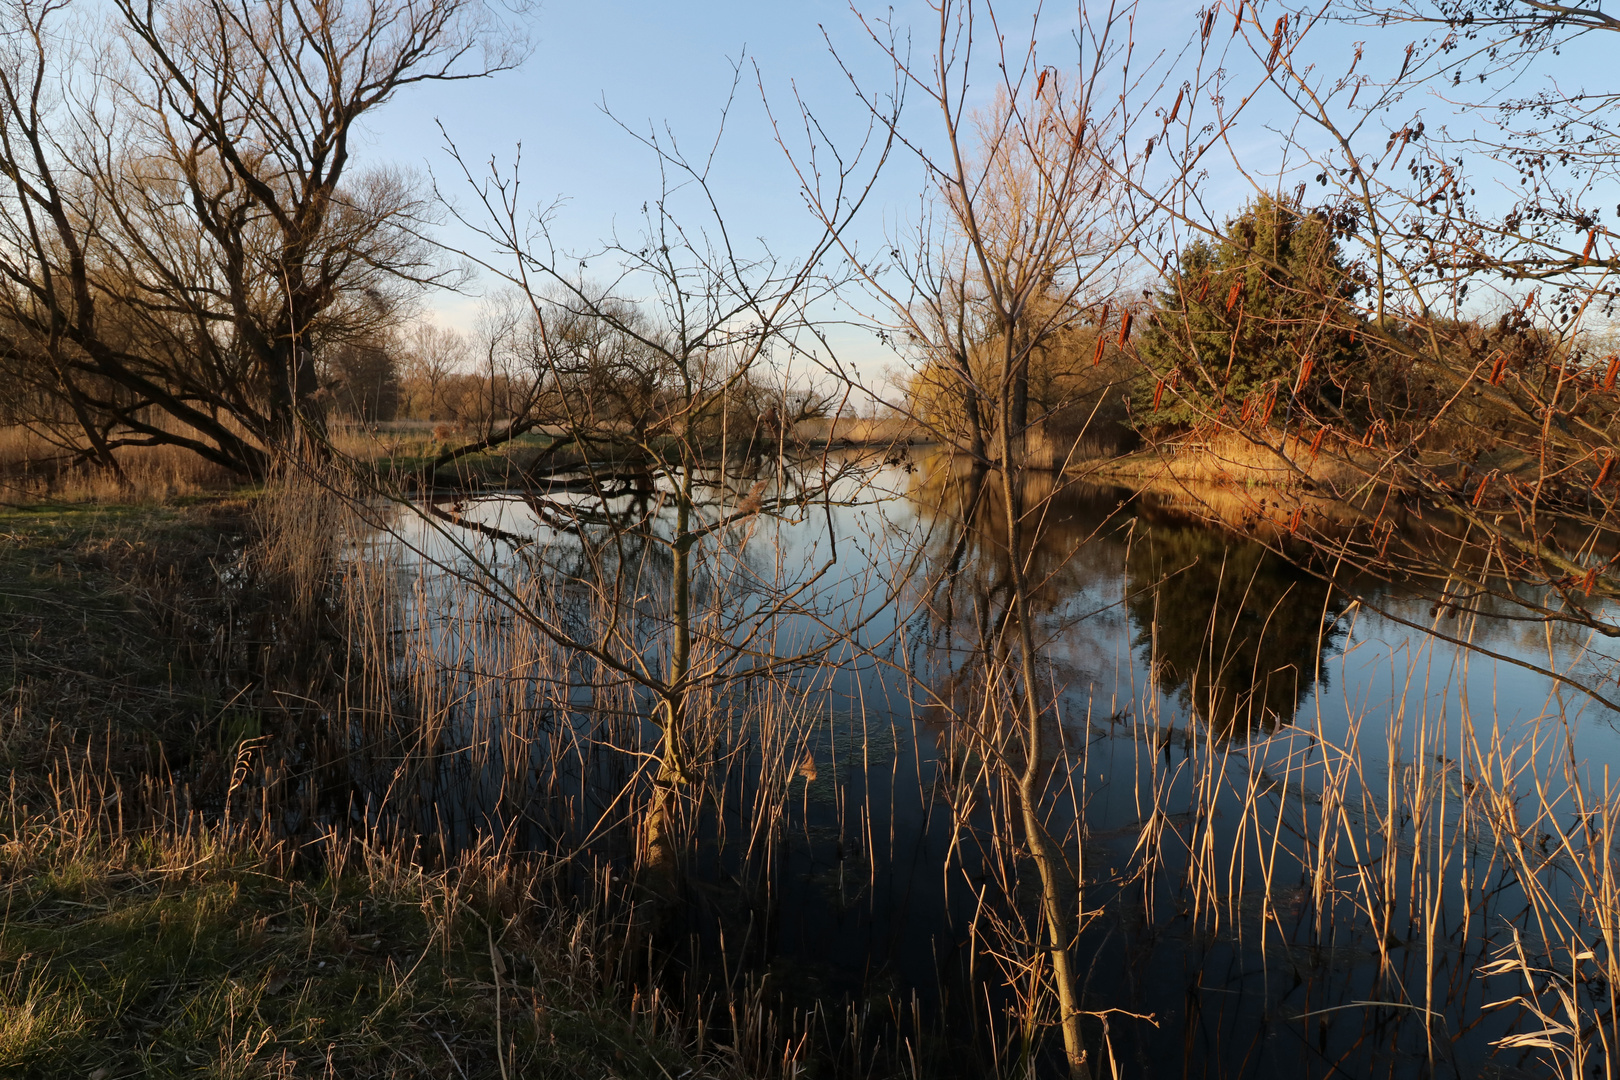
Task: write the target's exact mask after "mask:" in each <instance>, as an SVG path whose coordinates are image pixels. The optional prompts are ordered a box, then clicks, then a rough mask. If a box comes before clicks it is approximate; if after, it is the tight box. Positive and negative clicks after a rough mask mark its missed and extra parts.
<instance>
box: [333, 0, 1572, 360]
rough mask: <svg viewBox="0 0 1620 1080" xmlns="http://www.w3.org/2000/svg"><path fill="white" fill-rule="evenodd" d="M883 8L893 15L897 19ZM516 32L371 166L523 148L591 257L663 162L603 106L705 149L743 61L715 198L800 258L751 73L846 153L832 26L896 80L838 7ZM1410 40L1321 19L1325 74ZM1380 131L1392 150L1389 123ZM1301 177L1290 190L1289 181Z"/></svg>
mask: <svg viewBox="0 0 1620 1080" xmlns="http://www.w3.org/2000/svg"><path fill="white" fill-rule="evenodd" d="M875 10H876V11H877V12H879V13H880V14H882V13H885V12H887V11H888V10H890V9H888V8H887V7H886V6H885V7H876V8H875ZM1032 10H1033V9H1032V7H1031V6H1029V5H1018V6H1017V7H1016V10H1014V6H1013V5H1004V6H1003V8H1002V9H1001V11H1000V12H999V13H1000V14H1001V15H1002V17H1003V24H1002V25H1003V29H1004V30H1005V31H1006V33H1007V35H1008V38H1009V40H1011V39H1013V38H1014V37H1016V36H1021V35H1023V34H1026V33H1027V30H1028V26H1029V18H1030V13H1031V11H1032ZM1093 10H1096V8H1095V7H1094V8H1093ZM1198 10H1199V5H1197V4H1195V3H1186V2H1181V0H1144V3H1142V5H1141V6H1140V7H1139V8H1138V23H1137V32H1136V36H1137V40H1138V42H1139V44H1138V47H1137V55H1138V61H1137V63H1138V66H1139V67H1140V66H1141V65H1142V63H1143V62H1144V61H1146V60H1148V59H1150V58H1151V56H1152V55H1153V54H1155V53H1157V52H1159V50H1161V49H1171V50H1173V49H1175V48H1177V47H1179V46H1180V45H1181V43H1182V42H1184V41H1186V40H1187V38H1188V36H1189V34H1190V33H1191V32H1192V31H1193V29H1194V27H1195V26H1196V24H1197V21H1198V14H1197V13H1198ZM1074 11H1075V9H1074V8H1073V7H1071V6H1054V7H1050V8H1048V9H1046V11H1045V13H1044V14H1043V16H1042V19H1043V22H1042V27H1043V29H1042V33H1041V35H1040V36H1041V40H1042V45H1041V59H1042V61H1043V62H1045V63H1052V64H1055V65H1058V66H1059V67H1063V66H1065V64H1066V63H1067V62H1070V61H1072V57H1073V56H1074V53H1075V49H1074V46H1073V44H1072V43H1071V41H1070V40H1069V35H1070V33H1071V30H1072V25H1073V23H1074V21H1075V14H1074ZM931 18H932V13H931V12H930V10H929V9H928V7H927V6H926V5H925V4H923V3H919V2H915V0H901V2H900V3H898V4H896V5H895V7H894V9H893V19H894V21H895V22H896V24H897V25H900V26H906V25H911V26H914V27H915V28H916V34H917V40H918V43H919V46H921V47H924V48H926V47H927V44H928V42H927V38H928V35H929V30H930V20H931ZM1266 18H1267V19H1269V18H1270V15H1269V13H1268V14H1267V15H1266ZM1230 19H1231V16H1230V14H1228V13H1225V12H1223V14H1222V16H1221V19H1220V22H1221V26H1220V29H1218V30H1217V32H1216V33H1217V36H1218V37H1227V36H1229V30H1230V25H1229V23H1230ZM522 25H523V26H524V27H526V29H527V33H528V34H529V35H530V37H531V40H532V43H533V52H532V55H531V56H530V58H529V60H528V61H527V62H526V63H525V64H524V65H523V66H522V68H521V69H519V70H517V71H513V72H508V73H504V74H501V75H499V76H496V77H494V78H491V79H486V80H479V81H473V82H466V83H457V84H448V85H443V84H441V85H429V86H425V87H418V88H414V89H409V90H407V91H405V92H403V93H402V94H401V95H400V96H399V97H398V98H397V99H396V100H395V101H393V102H392V103H390V104H389V105H388V106H387V107H385V108H384V109H383V110H381V111H379V112H377V113H375V114H373V115H372V116H370V117H368V118H367V121H366V139H365V141H364V143H363V144H362V146H361V147H360V152H361V154H362V156H363V159H364V161H366V162H369V163H392V164H396V165H400V166H408V167H413V168H417V169H420V170H423V171H431V172H432V173H433V174H435V175H436V176H437V177H438V178H439V179H440V180H441V182H443V183H444V184H445V186H446V187H447V189H448V190H451V191H455V190H457V189H458V187H459V184H458V182H457V180H456V176H455V166H454V163H453V162H452V161H451V159H450V158H449V156H448V154H447V153H446V151H445V149H444V146H443V138H442V136H441V134H440V131H439V128H438V126H437V125H438V124H439V123H442V124H443V125H444V127H445V129H446V130H447V131H448V132H449V133H450V135H451V137H453V138H454V139H455V141H456V143H457V144H458V146H459V147H460V149H461V151H462V153H463V155H464V156H465V157H466V158H467V159H468V160H469V161H470V162H472V163H474V164H475V165H481V164H482V163H483V162H486V161H488V159H489V158H490V157H491V156H493V157H495V158H496V159H498V160H499V161H500V162H502V163H503V164H506V163H509V162H510V160H511V158H512V156H513V154H514V152H515V150H516V148H517V147H518V145H519V144H521V146H522V148H523V162H524V164H523V181H524V185H525V191H526V197H525V201H526V202H528V203H530V204H531V205H540V204H544V203H550V202H552V201H553V200H557V199H561V200H563V201H562V204H561V206H560V208H559V211H558V213H557V215H556V216H555V218H554V219H553V220H554V223H555V231H556V235H557V236H558V238H559V239H560V241H561V242H562V244H563V246H564V247H566V248H571V249H579V250H583V249H588V248H590V247H591V246H593V245H594V244H595V243H597V242H599V241H600V240H601V239H602V238H603V237H606V236H608V235H609V234H610V233H612V232H613V231H614V230H615V229H617V230H618V231H619V232H620V233H621V234H622V235H625V236H627V237H629V236H633V235H635V234H636V232H637V231H638V229H639V224H640V218H639V210H640V207H641V205H642V203H643V202H644V201H646V200H648V199H649V198H652V197H654V196H655V195H656V194H657V191H658V176H657V172H656V165H655V161H654V159H653V157H652V155H651V154H650V153H649V152H648V151H647V150H646V149H645V148H644V147H641V146H639V145H638V144H637V143H636V141H635V139H633V138H632V137H631V136H630V135H629V134H627V133H626V132H625V131H623V130H621V129H620V127H619V126H618V124H616V123H615V121H614V120H613V119H612V118H610V117H609V116H608V115H606V114H605V113H604V111H603V107H604V105H605V106H606V107H607V108H608V109H611V110H612V112H613V114H614V115H615V116H616V117H617V118H618V120H620V121H622V122H623V123H624V124H626V125H628V126H630V127H632V128H635V129H637V130H641V131H646V130H648V129H649V127H650V126H651V127H655V128H657V129H658V130H659V132H660V133H661V134H662V133H663V132H664V131H665V130H666V129H667V130H668V131H672V132H673V133H674V135H675V136H676V137H677V138H679V139H680V140H681V141H682V144H683V146H684V147H686V148H687V149H688V150H689V152H692V153H698V154H701V153H703V152H705V151H706V148H707V145H708V143H709V142H710V141H711V140H712V139H713V137H714V135H715V132H716V128H717V126H718V124H719V122H720V114H721V109H722V107H723V106H724V104H725V101H726V98H727V95H728V93H729V92H730V91H731V87H732V78H733V68H734V65H735V64H736V63H737V62H738V61H739V60H746V67H745V70H744V72H743V76H742V81H741V85H740V86H739V87H738V89H737V96H736V100H735V102H734V104H733V107H732V111H731V115H730V118H729V121H728V123H727V130H726V132H725V136H724V139H723V141H722V143H721V148H720V153H719V155H718V157H717V159H716V165H715V170H714V178H715V190H716V193H717V194H718V196H719V198H720V201H721V203H722V204H723V206H724V208H725V212H726V214H727V217H728V223H729V224H730V226H731V228H732V229H733V232H734V233H735V234H740V235H743V236H750V237H752V236H762V237H766V238H767V239H768V240H769V242H770V243H771V245H772V247H773V249H775V250H776V251H778V252H780V253H784V254H788V255H790V256H791V255H792V253H793V252H795V251H796V250H798V249H800V248H802V246H803V244H804V243H805V242H806V241H807V240H808V239H809V238H810V237H811V236H813V235H814V232H815V230H814V227H813V222H812V221H811V219H810V218H809V215H808V214H807V212H806V211H805V209H804V208H803V206H802V203H801V200H800V197H799V195H798V191H797V182H796V180H795V178H794V176H793V174H792V173H791V171H790V170H789V168H788V164H787V162H786V160H785V159H784V156H783V154H782V152H781V150H780V149H779V148H778V147H777V146H776V144H775V142H774V140H773V138H772V135H771V131H770V127H769V125H768V123H767V119H766V112H765V107H764V104H763V103H762V96H761V86H760V84H759V83H758V82H757V81H756V75H755V65H757V67H758V70H759V72H760V74H761V75H762V77H763V92H764V95H765V97H766V98H767V99H768V100H769V101H770V103H771V106H772V107H773V109H775V110H776V111H777V113H778V116H779V117H782V118H789V119H791V118H792V116H793V114H794V112H795V109H794V104H793V95H794V93H795V92H797V93H799V94H801V95H802V96H803V97H804V98H805V100H806V101H808V102H809V103H811V105H812V106H813V107H814V108H815V110H816V112H817V115H818V117H819V118H820V119H821V120H823V121H824V122H825V123H827V124H828V125H829V126H830V127H831V129H832V130H833V131H834V132H837V133H839V134H840V135H841V136H842V138H843V140H844V141H845V143H846V145H848V144H851V143H853V141H855V140H856V139H857V138H858V135H859V132H860V131H861V130H862V128H863V127H864V124H865V122H866V114H865V111H864V109H863V108H862V107H861V106H860V104H859V103H858V102H857V101H856V99H855V98H854V96H853V94H852V92H851V90H850V87H849V84H848V82H847V81H846V79H845V76H844V75H843V73H842V72H841V71H840V69H839V67H838V63H837V61H836V60H835V59H834V57H833V56H832V55H831V54H830V53H829V51H828V46H827V42H826V40H825V39H824V37H823V27H824V28H825V30H826V32H827V34H828V36H830V37H831V39H832V40H833V42H834V43H835V44H836V45H837V47H838V49H839V53H840V55H841V56H842V57H843V58H844V60H845V61H846V62H847V63H849V64H851V65H852V66H853V67H854V68H855V69H856V72H857V74H858V75H859V77H860V78H861V79H862V80H863V81H865V82H866V83H867V84H868V85H874V86H881V85H883V83H884V81H885V80H886V79H887V78H889V76H888V74H887V68H886V66H885V63H884V61H883V58H882V57H881V56H880V55H879V54H878V52H877V50H876V49H875V48H874V47H873V45H872V44H871V42H870V41H869V40H867V38H866V36H865V33H864V31H863V30H862V28H861V26H860V24H859V22H858V21H857V19H856V18H855V16H854V15H853V14H852V13H851V11H850V9H849V8H848V6H846V5H845V4H844V3H841V2H838V0H803V2H796V3H780V2H754V3H744V2H737V0H708V2H704V3H688V4H670V3H667V2H666V3H651V2H646V0H618V2H578V3H572V4H566V3H556V2H554V3H549V4H545V5H543V6H540V7H538V8H536V9H534V10H532V11H530V12H528V13H526V14H525V15H524V16H523V18H522ZM1407 36H1408V35H1407V34H1405V33H1404V32H1399V31H1391V32H1386V33H1384V34H1382V35H1380V34H1378V32H1377V31H1374V30H1371V29H1370V28H1365V27H1343V26H1323V27H1318V29H1317V32H1316V33H1315V34H1314V35H1313V36H1312V38H1311V39H1309V43H1310V48H1311V50H1312V54H1311V56H1312V59H1314V60H1316V61H1318V62H1319V63H1320V64H1321V65H1322V70H1342V69H1343V66H1344V65H1345V64H1346V63H1347V62H1348V58H1349V55H1350V52H1351V50H1352V49H1353V48H1354V46H1355V43H1356V42H1357V41H1363V40H1364V41H1367V42H1368V49H1367V52H1368V56H1367V59H1366V60H1365V61H1363V64H1362V67H1361V70H1363V71H1366V70H1369V68H1372V69H1376V68H1380V67H1382V68H1384V69H1386V70H1388V69H1389V68H1390V67H1391V66H1392V65H1396V64H1398V62H1399V59H1400V56H1401V52H1400V47H1401V45H1402V43H1404V41H1405V40H1407ZM1397 38H1399V40H1398V41H1397V40H1396V39H1397ZM1590 51H1591V50H1590V48H1586V49H1581V50H1578V51H1577V52H1572V53H1568V54H1566V56H1565V58H1564V62H1563V63H1561V65H1560V68H1559V70H1560V71H1561V72H1563V73H1564V74H1565V75H1566V77H1567V76H1568V74H1569V73H1570V72H1571V71H1574V70H1579V68H1577V67H1576V66H1575V64H1574V63H1573V62H1574V61H1575V60H1576V58H1577V57H1578V56H1580V54H1581V53H1589V52H1590ZM1583 59H1584V58H1583ZM1248 63H1250V64H1251V65H1252V64H1253V61H1252V60H1249V61H1248ZM1234 66H1238V65H1237V64H1234ZM1391 73H1392V72H1391ZM1178 78H1179V76H1178ZM979 86H981V87H982V88H983V92H984V93H985V94H988V93H989V92H990V86H991V80H990V79H987V78H985V77H983V74H981V76H980V79H979ZM1523 88H1524V87H1522V86H1521V88H1520V89H1523ZM1413 103H1414V105H1417V106H1421V107H1423V108H1424V109H1426V110H1427V115H1428V116H1429V118H1430V121H1431V123H1432V122H1433V119H1434V118H1435V116H1436V114H1437V112H1438V113H1441V114H1443V113H1444V106H1443V105H1442V104H1441V103H1439V102H1438V101H1436V100H1435V99H1433V98H1432V97H1426V98H1424V99H1422V100H1419V99H1413ZM921 104H922V103H921V102H920V101H917V100H916V99H915V98H914V99H913V107H912V108H911V109H910V123H912V124H914V125H916V126H915V127H913V128H911V130H913V131H920V132H924V133H926V132H929V131H930V130H931V128H930V126H929V125H930V124H931V123H937V121H935V117H934V115H932V114H930V113H929V112H928V111H927V110H926V109H925V108H922V107H920V106H921ZM1285 119H1286V117H1285V114H1283V113H1282V112H1280V111H1278V110H1277V109H1276V107H1275V105H1274V104H1273V103H1271V102H1268V101H1265V100H1258V101H1256V103H1255V104H1254V105H1253V106H1251V107H1250V109H1249V110H1248V112H1247V113H1246V114H1245V119H1244V121H1243V123H1242V124H1240V125H1239V126H1238V127H1237V129H1236V130H1234V132H1233V133H1232V136H1233V140H1232V141H1233V148H1234V150H1235V151H1236V153H1237V154H1238V155H1239V156H1240V157H1242V158H1243V159H1245V161H1246V163H1248V164H1249V165H1251V166H1252V167H1253V168H1255V169H1256V170H1257V173H1258V175H1257V176H1256V177H1255V178H1254V179H1255V180H1256V181H1258V182H1260V183H1267V182H1268V181H1267V179H1266V174H1267V173H1268V172H1270V171H1271V170H1273V169H1275V167H1276V165H1277V163H1278V161H1279V159H1280V143H1281V139H1280V137H1279V136H1278V134H1277V133H1276V132H1275V130H1272V129H1273V128H1274V127H1275V126H1276V125H1277V124H1279V123H1282V122H1283V121H1284V120H1285ZM1389 123H1390V124H1391V125H1398V124H1399V123H1401V118H1399V117H1394V116H1391V117H1390V118H1389ZM1371 130H1372V133H1373V134H1374V135H1376V137H1377V140H1378V141H1382V138H1383V133H1382V131H1381V129H1380V128H1379V125H1377V124H1374V125H1373V128H1372V129H1371ZM924 137H926V135H925V136H924ZM1293 179H1294V178H1290V180H1289V182H1288V184H1287V185H1286V186H1288V187H1291V186H1292V183H1293ZM923 187H924V183H923V175H922V172H921V169H920V168H919V167H918V165H917V164H916V162H915V160H914V159H910V158H908V157H907V156H905V155H900V156H897V157H896V158H895V159H894V160H893V162H892V163H891V165H890V167H889V168H888V169H887V170H886V171H885V173H884V175H883V177H882V179H881V182H880V185H879V188H878V190H877V193H876V197H875V199H874V200H873V202H872V204H871V205H870V207H869V209H868V211H867V212H866V214H865V216H864V219H863V221H862V222H861V224H860V229H859V232H860V235H862V236H864V237H866V238H867V239H868V242H875V241H878V240H881V238H882V237H883V235H884V234H885V233H886V232H887V231H889V230H891V229H892V228H893V227H894V225H895V223H896V222H897V221H905V220H910V219H912V218H914V217H915V215H916V213H917V204H918V197H919V194H920V192H921V191H922V190H923ZM1251 192H1252V186H1251V181H1250V180H1248V179H1245V178H1243V177H1242V176H1240V175H1238V174H1237V172H1236V171H1235V170H1232V169H1231V168H1230V167H1229V166H1226V167H1223V166H1222V164H1221V163H1220V162H1216V163H1215V167H1214V169H1213V171H1212V173H1211V175H1210V176H1209V177H1208V178H1207V179H1206V180H1205V181H1204V182H1203V188H1202V191H1201V194H1202V195H1203V196H1204V198H1205V200H1206V205H1208V206H1209V207H1210V209H1211V211H1212V212H1213V213H1215V214H1216V215H1218V216H1221V215H1224V214H1226V213H1229V212H1231V211H1232V210H1235V209H1236V208H1237V207H1238V206H1240V205H1241V204H1242V203H1243V202H1244V201H1245V200H1246V198H1247V197H1248V196H1249V194H1250V193H1251ZM443 235H444V236H445V238H446V239H447V240H449V241H451V242H454V243H461V244H467V245H473V246H476V244H477V240H476V238H474V237H472V236H470V235H468V234H466V233H463V232H460V231H458V230H456V229H454V228H448V229H446V230H445V231H444V233H443ZM486 285H487V282H486ZM429 306H430V308H431V309H432V310H433V312H434V317H435V318H436V319H437V320H438V321H441V322H444V323H447V324H449V325H451V326H455V327H458V328H463V329H465V328H469V327H470V326H471V324H472V321H473V316H474V311H475V307H476V301H475V300H473V299H471V298H466V297H455V296H446V295H440V296H437V297H434V298H433V299H432V300H431V301H430V305H429ZM844 340H845V342H846V345H847V346H848V347H849V348H850V349H852V350H854V351H857V352H860V353H861V354H862V355H863V356H864V357H865V358H866V359H867V362H868V363H871V364H876V363H881V362H882V350H881V349H880V348H878V347H877V346H876V345H875V344H874V343H872V342H870V341H868V340H866V339H864V338H859V336H849V335H846V337H845V339H844Z"/></svg>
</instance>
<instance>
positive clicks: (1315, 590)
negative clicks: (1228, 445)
mask: <svg viewBox="0 0 1620 1080" xmlns="http://www.w3.org/2000/svg"><path fill="white" fill-rule="evenodd" d="M1139 543H1140V542H1139ZM1128 569H1129V575H1130V591H1131V593H1132V596H1133V598H1132V600H1131V601H1130V611H1131V617H1132V621H1133V622H1134V623H1135V625H1136V639H1135V644H1136V645H1138V646H1143V647H1149V648H1152V647H1154V645H1155V644H1156V646H1157V657H1156V659H1157V660H1158V662H1159V680H1160V685H1161V686H1162V687H1163V689H1164V690H1165V692H1166V693H1172V692H1174V693H1175V694H1176V695H1177V696H1178V697H1179V698H1180V700H1181V702H1182V704H1183V705H1185V706H1186V707H1188V708H1189V709H1191V710H1192V712H1193V713H1194V714H1195V715H1197V716H1199V717H1200V718H1202V719H1203V720H1204V721H1205V722H1206V723H1210V724H1212V725H1213V726H1214V727H1215V728H1216V729H1217V731H1219V732H1221V733H1222V734H1231V733H1240V732H1241V731H1243V730H1245V729H1247V728H1249V727H1250V726H1252V725H1255V724H1260V725H1266V726H1270V725H1273V724H1277V723H1287V722H1289V721H1290V720H1292V719H1293V716H1294V713H1295V712H1296V711H1297V710H1298V708H1299V706H1300V703H1301V702H1302V701H1303V700H1304V699H1305V695H1306V694H1307V693H1308V692H1309V691H1310V689H1311V685H1312V683H1313V682H1314V681H1315V679H1316V678H1317V670H1318V666H1319V661H1320V655H1321V654H1320V653H1319V652H1318V647H1319V646H1320V647H1321V648H1322V649H1324V650H1325V649H1326V648H1328V647H1330V646H1331V645H1332V644H1333V642H1334V640H1335V638H1336V637H1337V633H1338V632H1337V630H1336V629H1335V623H1336V620H1337V616H1338V613H1339V611H1340V610H1341V609H1342V607H1343V602H1342V601H1340V600H1338V599H1336V598H1335V599H1334V600H1333V601H1332V602H1331V603H1329V602H1328V592H1329V590H1328V586H1327V585H1325V584H1323V583H1321V582H1319V581H1317V580H1316V579H1314V578H1312V577H1309V576H1308V575H1306V574H1303V573H1301V572H1300V571H1298V570H1297V569H1295V568H1293V567H1291V566H1289V565H1288V564H1287V563H1285V562H1284V561H1283V560H1281V559H1279V558H1277V557H1276V556H1274V555H1272V554H1271V553H1270V552H1268V551H1266V549H1265V548H1263V547H1261V546H1260V545H1259V544H1254V543H1250V542H1247V541H1243V540H1238V539H1234V538H1232V537H1230V536H1226V535H1223V534H1221V533H1219V532H1215V531H1212V530H1209V529H1204V528H1198V527H1195V526H1188V525H1181V526H1167V525H1160V526H1155V527H1154V528H1152V529H1151V531H1150V532H1149V534H1148V537H1147V540H1146V542H1145V543H1141V546H1139V547H1138V548H1137V549H1136V550H1135V551H1134V552H1133V553H1132V555H1131V560H1130V566H1129V568H1128ZM1155 581H1157V582H1158V584H1157V586H1156V587H1155V585H1154V583H1155ZM1155 619H1156V620H1157V635H1155ZM1155 636H1156V637H1157V640H1156V642H1155ZM1324 677H1325V676H1324Z"/></svg>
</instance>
